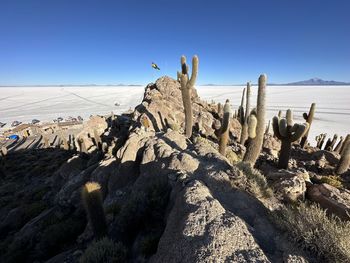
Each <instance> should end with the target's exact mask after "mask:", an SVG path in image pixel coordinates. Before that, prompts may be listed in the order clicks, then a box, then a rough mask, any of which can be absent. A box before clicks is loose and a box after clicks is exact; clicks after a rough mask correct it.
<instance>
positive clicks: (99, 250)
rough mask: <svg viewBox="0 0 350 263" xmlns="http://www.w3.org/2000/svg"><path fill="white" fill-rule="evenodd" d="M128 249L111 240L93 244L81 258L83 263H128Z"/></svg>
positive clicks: (106, 239) (105, 239) (102, 240)
mask: <svg viewBox="0 0 350 263" xmlns="http://www.w3.org/2000/svg"><path fill="white" fill-rule="evenodd" d="M126 253H127V252H126V249H125V247H124V246H123V245H122V244H121V243H114V242H113V241H112V240H111V239H109V238H107V237H105V238H103V239H100V240H97V241H94V242H92V243H91V244H90V245H89V247H88V248H87V249H86V250H85V252H84V254H83V255H82V256H81V258H80V260H79V261H80V262H81V263H100V262H104V263H118V262H126V256H127V255H126Z"/></svg>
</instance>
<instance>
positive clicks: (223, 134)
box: [219, 100, 231, 156]
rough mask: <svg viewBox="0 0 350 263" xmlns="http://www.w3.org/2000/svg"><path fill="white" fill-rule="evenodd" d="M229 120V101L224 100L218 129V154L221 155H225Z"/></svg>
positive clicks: (228, 134)
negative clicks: (222, 113) (222, 114)
mask: <svg viewBox="0 0 350 263" xmlns="http://www.w3.org/2000/svg"><path fill="white" fill-rule="evenodd" d="M230 118H231V109H230V101H229V100H226V103H225V106H224V116H223V118H222V124H221V129H220V140H219V152H220V153H221V154H222V155H224V156H225V155H226V146H227V142H228V140H229V137H230V129H229V126H230Z"/></svg>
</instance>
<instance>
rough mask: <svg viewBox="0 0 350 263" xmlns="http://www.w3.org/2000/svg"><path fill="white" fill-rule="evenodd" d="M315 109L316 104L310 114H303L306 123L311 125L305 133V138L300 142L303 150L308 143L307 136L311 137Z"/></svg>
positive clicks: (312, 106) (312, 105)
mask: <svg viewBox="0 0 350 263" xmlns="http://www.w3.org/2000/svg"><path fill="white" fill-rule="evenodd" d="M315 108H316V104H315V103H312V104H311V107H310V110H309V113H306V112H304V114H303V117H304V119H305V121H306V122H307V123H308V124H309V128H308V129H307V131H306V132H305V134H304V136H303V137H302V138H301V141H300V146H301V148H304V147H305V145H306V143H307V136H308V135H309V131H310V128H311V123H312V120H313V118H314V115H315Z"/></svg>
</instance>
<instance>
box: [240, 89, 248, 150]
mask: <svg viewBox="0 0 350 263" xmlns="http://www.w3.org/2000/svg"><path fill="white" fill-rule="evenodd" d="M244 91H245V92H246V105H245V110H243V104H244V101H243V100H244ZM240 108H241V114H242V116H241V118H240V122H241V125H242V131H241V138H240V144H242V145H244V143H245V141H246V140H247V138H248V115H249V110H250V82H248V83H247V88H245V89H244V90H243V95H242V101H241V107H240Z"/></svg>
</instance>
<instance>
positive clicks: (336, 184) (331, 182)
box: [320, 175, 343, 188]
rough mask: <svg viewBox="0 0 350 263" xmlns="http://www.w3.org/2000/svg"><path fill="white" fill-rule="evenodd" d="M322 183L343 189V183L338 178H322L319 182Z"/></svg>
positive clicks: (331, 176) (332, 176)
mask: <svg viewBox="0 0 350 263" xmlns="http://www.w3.org/2000/svg"><path fill="white" fill-rule="evenodd" d="M320 181H321V182H322V183H326V184H329V185H331V186H334V187H336V188H343V182H342V180H341V178H339V176H334V175H330V176H322V178H321V180H320Z"/></svg>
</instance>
